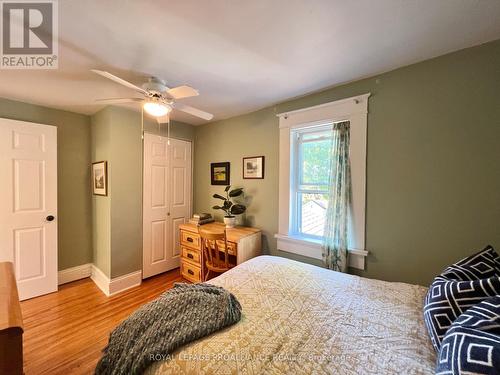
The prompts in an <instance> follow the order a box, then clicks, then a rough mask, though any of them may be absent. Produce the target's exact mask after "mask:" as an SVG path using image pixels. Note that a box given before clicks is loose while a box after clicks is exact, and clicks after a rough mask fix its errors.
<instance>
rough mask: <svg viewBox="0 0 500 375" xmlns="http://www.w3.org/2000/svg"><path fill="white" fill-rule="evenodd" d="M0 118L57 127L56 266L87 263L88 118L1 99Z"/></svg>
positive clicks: (89, 240)
mask: <svg viewBox="0 0 500 375" xmlns="http://www.w3.org/2000/svg"><path fill="white" fill-rule="evenodd" d="M0 117H3V118H9V119H13V120H21V121H28V122H35V123H39V124H47V125H55V126H57V165H58V171H57V191H58V193H57V205H58V214H57V216H58V218H57V225H58V247H59V249H58V254H59V255H58V267H59V269H60V270H62V269H66V268H70V267H74V266H78V265H80V264H85V263H91V262H92V232H91V201H90V183H89V181H90V180H89V179H90V169H89V165H90V118H89V117H88V116H85V115H80V114H76V113H72V112H66V111H60V110H57V109H53V108H47V107H41V106H38V105H33V104H27V103H22V102H17V101H13V100H8V99H3V98H0Z"/></svg>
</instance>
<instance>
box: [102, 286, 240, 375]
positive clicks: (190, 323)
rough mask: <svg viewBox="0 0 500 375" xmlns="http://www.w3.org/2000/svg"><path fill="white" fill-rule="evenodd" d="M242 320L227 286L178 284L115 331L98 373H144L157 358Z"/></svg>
mask: <svg viewBox="0 0 500 375" xmlns="http://www.w3.org/2000/svg"><path fill="white" fill-rule="evenodd" d="M240 318H241V305H240V303H239V302H238V300H237V299H236V297H235V296H234V295H233V294H231V293H229V292H228V291H227V290H225V289H224V288H221V287H217V286H214V285H210V284H181V283H177V284H175V285H174V287H173V288H172V289H170V290H169V291H167V292H165V293H163V294H162V295H161V296H160V297H159V298H158V299H156V300H154V301H152V302H150V303H148V304H146V305H144V306H142V307H141V308H139V309H138V310H137V311H135V312H134V313H133V314H132V315H131V316H130V317H128V318H127V319H126V320H125V321H123V322H122V323H121V324H120V325H119V326H118V327H116V328H115V330H114V331H113V332H111V335H110V337H109V343H108V346H107V347H106V348H105V349H104V350H103V356H102V358H101V359H100V361H99V363H98V364H97V367H96V369H95V373H96V374H97V375H101V374H106V375H111V374H113V375H114V374H142V373H143V372H144V370H146V368H147V367H148V366H149V365H150V364H151V363H152V362H154V361H155V358H165V357H167V355H168V354H171V353H172V352H173V351H174V350H175V349H177V348H179V347H180V346H182V345H185V344H187V343H189V342H191V341H194V340H197V339H199V338H201V337H204V336H207V335H209V334H211V333H213V332H215V331H218V330H220V329H222V328H224V327H227V326H229V325H232V324H234V323H236V322H238V321H239V320H240Z"/></svg>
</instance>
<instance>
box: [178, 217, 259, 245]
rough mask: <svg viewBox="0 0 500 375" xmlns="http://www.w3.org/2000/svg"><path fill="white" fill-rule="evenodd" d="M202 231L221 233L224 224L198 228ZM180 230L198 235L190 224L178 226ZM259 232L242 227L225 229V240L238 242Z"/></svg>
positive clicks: (194, 225)
mask: <svg viewBox="0 0 500 375" xmlns="http://www.w3.org/2000/svg"><path fill="white" fill-rule="evenodd" d="M200 227H201V228H203V230H206V231H207V232H212V233H221V232H223V231H224V229H226V225H225V224H224V223H219V222H213V223H208V224H203V225H201V226H200ZM179 228H180V229H182V230H187V231H189V232H193V233H198V226H197V225H196V224H192V223H186V224H181V225H179ZM260 231H261V230H260V229H257V228H253V227H243V226H235V227H234V228H227V229H226V236H227V240H228V241H230V242H238V240H239V239H240V238H243V237H247V236H251V235H252V234H255V233H259V232H260Z"/></svg>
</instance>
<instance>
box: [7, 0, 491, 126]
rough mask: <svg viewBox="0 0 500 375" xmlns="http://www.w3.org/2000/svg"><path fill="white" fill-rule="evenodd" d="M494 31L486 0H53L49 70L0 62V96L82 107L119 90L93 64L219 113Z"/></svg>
mask: <svg viewBox="0 0 500 375" xmlns="http://www.w3.org/2000/svg"><path fill="white" fill-rule="evenodd" d="M499 38H500V1H498V0H440V1H435V0H378V1H373V0H350V1H346V0H324V1H321V0H310V1H307V0H251V1H249V0H182V1H181V0H176V1H174V0H172V1H153V0H141V1H134V0H105V1H104V0H85V1H82V0H59V39H60V41H59V56H60V58H59V69H58V70H53V71H34V70H31V71H26V70H16V71H13V70H2V71H0V97H6V98H10V99H16V100H21V101H26V102H30V103H36V104H42V105H45V106H49V107H55V108H61V109H66V110H70V111H74V112H79V113H86V114H92V113H94V112H96V111H97V110H99V109H100V108H102V107H101V106H97V105H95V103H94V100H95V99H97V98H107V97H127V96H131V94H132V92H131V91H130V90H128V89H126V88H122V87H120V86H119V85H116V84H114V83H113V82H108V81H107V80H106V79H104V78H102V77H99V76H97V75H95V74H93V73H91V72H90V71H89V69H91V68H98V69H103V70H108V71H109V72H111V73H113V74H116V75H119V76H121V77H123V78H125V79H128V80H130V81H131V82H133V83H136V84H141V83H142V81H143V80H145V79H146V77H147V76H149V75H155V76H158V77H161V78H163V79H165V80H166V81H167V83H168V84H169V85H170V86H171V87H172V86H175V85H179V84H189V85H192V86H193V87H195V88H197V89H199V91H200V96H199V97H196V98H191V99H186V100H185V101H184V102H185V103H186V104H189V105H193V106H196V107H199V108H200V109H203V110H206V111H209V112H212V113H214V114H215V119H223V118H228V117H231V116H234V115H238V114H242V113H246V112H250V111H253V110H256V109H259V108H262V107H265V106H268V105H271V104H273V103H276V102H280V101H284V100H286V99H289V98H292V97H296V96H300V95H303V94H306V93H309V92H313V91H318V90H320V89H322V88H325V87H329V86H332V85H336V84H339V83H343V82H347V81H352V80H354V79H358V78H361V77H367V76H370V75H374V74H378V73H381V72H384V71H388V70H391V69H394V68H397V67H400V66H404V65H408V64H411V63H414V62H417V61H421V60H426V59H428V58H431V57H434V56H438V55H442V54H445V53H447V52H451V51H454V50H458V49H462V48H466V47H470V46H473V45H477V44H480V43H484V42H487V41H490V40H495V39H499ZM174 118H176V119H178V120H180V121H185V122H188V123H192V124H201V123H204V122H205V121H203V120H199V119H196V118H194V117H191V116H189V115H180V116H179V115H176V116H174Z"/></svg>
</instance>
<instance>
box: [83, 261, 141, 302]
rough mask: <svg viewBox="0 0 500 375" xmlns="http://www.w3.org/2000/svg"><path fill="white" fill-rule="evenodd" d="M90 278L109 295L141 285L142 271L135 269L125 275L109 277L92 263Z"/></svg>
mask: <svg viewBox="0 0 500 375" xmlns="http://www.w3.org/2000/svg"><path fill="white" fill-rule="evenodd" d="M90 278H91V279H92V280H93V281H94V283H95V284H96V285H97V287H98V288H99V289H101V291H102V292H103V293H104V294H105V295H107V296H108V297H109V296H112V295H115V294H117V293H120V292H123V291H125V290H127V289H130V288H133V287H135V286H139V285H141V282H142V271H135V272H132V273H129V274H127V275H123V276H120V277H115V278H114V279H109V278H108V277H107V276H106V275H105V274H104V273H103V272H102V271H101V270H100V269H99V268H97V267H96V266H95V265H92V274H91V276H90Z"/></svg>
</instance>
